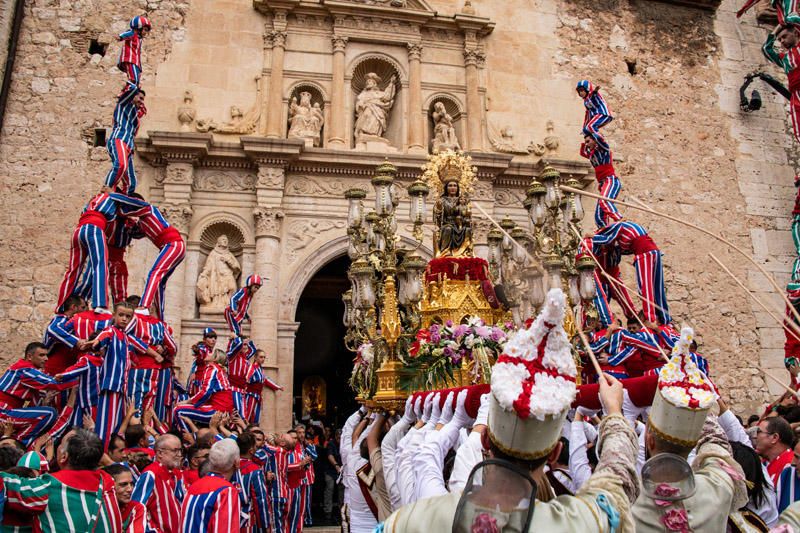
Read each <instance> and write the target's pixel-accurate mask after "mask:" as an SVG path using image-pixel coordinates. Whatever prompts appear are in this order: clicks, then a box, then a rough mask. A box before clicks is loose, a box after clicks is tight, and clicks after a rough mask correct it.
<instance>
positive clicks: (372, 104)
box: [354, 72, 397, 148]
mask: <svg viewBox="0 0 800 533" xmlns="http://www.w3.org/2000/svg"><path fill="white" fill-rule="evenodd" d="M380 83H381V78H380V76H378V75H377V74H375V73H374V72H370V73H369V74H367V77H366V85H365V86H364V89H363V90H362V91H361V92H360V93H358V97H357V98H356V106H355V107H356V123H355V127H354V130H355V138H356V143H357V144H363V145H366V143H368V142H379V143H385V144H388V143H389V141H388V139H384V138H383V134H384V133H385V132H386V128H387V126H388V120H389V111H390V110H391V109H392V106H393V105H394V95H395V91H396V88H397V76H395V75H392V77H391V78H390V79H389V84H388V85H387V86H386V88H385V89H381V88H380ZM364 147H365V148H366V146H364Z"/></svg>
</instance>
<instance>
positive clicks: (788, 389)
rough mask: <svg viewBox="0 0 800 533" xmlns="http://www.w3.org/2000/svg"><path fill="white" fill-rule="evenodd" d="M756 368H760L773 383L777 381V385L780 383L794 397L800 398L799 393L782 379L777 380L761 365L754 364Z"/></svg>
mask: <svg viewBox="0 0 800 533" xmlns="http://www.w3.org/2000/svg"><path fill="white" fill-rule="evenodd" d="M756 368H758V369H759V370H761V371H762V372H763V373H764V375H765V376H767V377H768V378H770V379H771V380H772V381H774V382H775V383H777V384H778V385H780V386H781V387H783V388H784V389H786V392H790V393H792V394H793V395H794V397H795V398H797V399H798V400H800V394H798V392H797V391H796V390H794V389H793V388H791V387H790V386H789V385H787V384H786V383H784V382H783V381H781V380H779V379H778V378H776V377H775V376H774V375H772V374H771V373H770V372H767V371H766V370H764V368H763V367H761V366H758V365H756Z"/></svg>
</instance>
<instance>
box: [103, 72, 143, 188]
mask: <svg viewBox="0 0 800 533" xmlns="http://www.w3.org/2000/svg"><path fill="white" fill-rule="evenodd" d="M144 97H145V92H144V91H143V90H142V89H141V88H140V87H139V86H138V85H135V84H133V83H130V82H129V83H127V84H126V85H125V87H123V88H122V92H120V93H119V95H118V96H117V105H116V107H115V108H114V124H113V126H112V128H111V135H109V137H108V140H107V141H106V149H107V150H108V157H110V158H111V170H109V171H108V174H106V179H105V187H106V188H107V190H108V191H109V192H111V191H114V190H116V191H118V192H121V193H124V194H133V193H134V192H135V191H136V185H137V180H136V171H135V169H134V168H133V152H134V144H133V139H134V138H135V137H136V134H137V133H138V132H139V124H140V123H141V121H142V118H143V117H144V116H145V115H146V114H147V108H146V107H145V105H144Z"/></svg>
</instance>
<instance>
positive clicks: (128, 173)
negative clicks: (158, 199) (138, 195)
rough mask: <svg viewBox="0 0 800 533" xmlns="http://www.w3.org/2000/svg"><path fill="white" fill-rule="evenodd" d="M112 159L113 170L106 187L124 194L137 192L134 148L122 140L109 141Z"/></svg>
mask: <svg viewBox="0 0 800 533" xmlns="http://www.w3.org/2000/svg"><path fill="white" fill-rule="evenodd" d="M106 148H107V149H108V156H109V157H110V158H111V170H109V171H108V174H107V175H106V181H105V186H106V187H109V188H111V190H112V191H113V190H114V187H116V188H117V190H118V191H119V192H121V193H122V194H128V195H130V194H131V193H133V192H135V191H136V171H135V170H134V169H133V147H132V146H128V144H127V143H125V141H123V140H122V139H109V140H108V142H107V143H106Z"/></svg>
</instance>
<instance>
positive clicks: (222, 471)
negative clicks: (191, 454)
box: [181, 439, 241, 533]
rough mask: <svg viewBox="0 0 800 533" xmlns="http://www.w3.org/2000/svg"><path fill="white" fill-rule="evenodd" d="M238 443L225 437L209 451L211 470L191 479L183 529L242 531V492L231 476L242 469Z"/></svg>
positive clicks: (192, 531)
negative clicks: (240, 501) (240, 497)
mask: <svg viewBox="0 0 800 533" xmlns="http://www.w3.org/2000/svg"><path fill="white" fill-rule="evenodd" d="M239 462H240V461H239V446H238V445H237V444H236V441H234V440H233V439H222V440H220V441H218V442H216V443H214V445H213V446H211V451H210V452H209V454H208V468H209V473H208V474H207V475H205V476H203V477H201V478H200V479H199V480H197V481H195V482H194V483H192V485H191V486H190V487H189V490H188V491H187V493H186V498H185V499H184V500H183V506H182V507H181V532H182V533H239V532H240V531H241V528H240V525H239V514H240V507H239V495H238V491H237V489H236V487H235V486H234V485H233V484H232V483H231V478H232V477H233V475H234V474H235V473H236V471H237V470H238V469H239Z"/></svg>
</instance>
